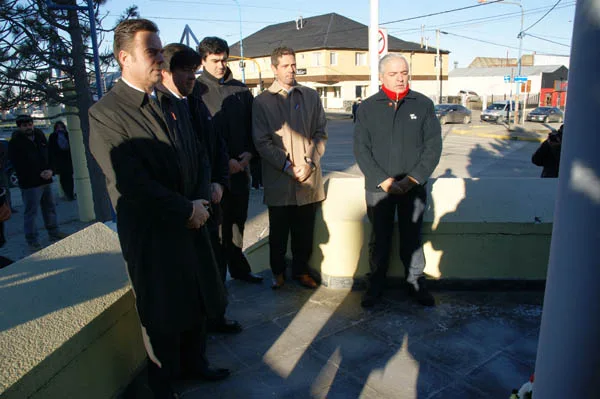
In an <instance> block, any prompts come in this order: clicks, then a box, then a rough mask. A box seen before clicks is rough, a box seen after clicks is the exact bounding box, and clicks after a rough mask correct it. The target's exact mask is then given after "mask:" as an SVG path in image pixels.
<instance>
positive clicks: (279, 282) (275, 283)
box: [271, 274, 285, 290]
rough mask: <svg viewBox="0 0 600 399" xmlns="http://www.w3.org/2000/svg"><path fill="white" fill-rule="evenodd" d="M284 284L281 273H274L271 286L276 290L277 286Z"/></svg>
mask: <svg viewBox="0 0 600 399" xmlns="http://www.w3.org/2000/svg"><path fill="white" fill-rule="evenodd" d="M284 284H285V278H284V277H283V274H276V275H275V276H273V285H271V288H272V289H274V290H276V289H278V288H281V287H283V286H284Z"/></svg>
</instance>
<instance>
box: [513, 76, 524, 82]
mask: <svg viewBox="0 0 600 399" xmlns="http://www.w3.org/2000/svg"><path fill="white" fill-rule="evenodd" d="M515 82H518V83H527V76H515Z"/></svg>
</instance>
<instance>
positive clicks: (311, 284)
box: [294, 274, 319, 289]
mask: <svg viewBox="0 0 600 399" xmlns="http://www.w3.org/2000/svg"><path fill="white" fill-rule="evenodd" d="M294 278H295V279H296V280H298V282H299V283H300V285H303V286H304V287H306V288H312V289H315V288H317V287H318V286H319V285H318V284H317V282H316V281H315V279H314V278H312V277H311V276H310V275H308V274H300V275H298V276H296V277H294Z"/></svg>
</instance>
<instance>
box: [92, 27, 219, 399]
mask: <svg viewBox="0 0 600 399" xmlns="http://www.w3.org/2000/svg"><path fill="white" fill-rule="evenodd" d="M157 32H158V28H157V27H156V25H155V24H154V23H153V22H151V21H148V20H144V19H134V20H126V21H124V22H122V23H121V24H119V26H117V28H116V29H115V33H114V44H113V47H114V54H115V58H116V59H117V61H118V62H119V66H120V67H121V70H122V78H121V80H120V81H119V82H117V84H115V86H114V87H113V88H112V89H111V90H110V91H109V92H108V93H107V94H106V95H105V96H104V97H103V98H102V99H101V100H100V101H99V102H98V103H96V104H95V105H94V106H93V107H92V108H90V111H89V115H90V149H91V152H92V154H93V155H94V157H95V158H96V160H97V161H98V163H99V165H100V167H101V168H102V171H103V172H104V174H105V176H106V183H107V186H108V191H109V194H110V197H111V201H112V204H113V206H114V208H115V210H116V213H117V224H118V234H119V240H120V243H121V248H122V252H123V257H124V258H125V261H126V263H127V270H128V273H129V277H130V279H131V283H132V286H133V291H134V293H135V297H136V307H137V311H138V314H139V317H140V321H141V324H142V332H143V336H144V343H145V344H146V349H147V351H148V356H149V358H150V361H149V362H148V374H149V384H150V387H151V389H152V391H153V392H154V395H155V397H157V398H172V397H174V393H173V386H172V384H173V382H174V380H176V379H179V378H200V379H210V380H215V379H221V378H225V377H226V376H227V375H228V374H229V372H228V370H225V369H211V368H209V367H208V364H207V361H206V358H205V357H204V345H205V318H206V317H207V316H209V317H210V316H213V317H214V316H215V315H219V314H221V313H222V309H223V308H224V307H225V302H226V299H225V293H224V287H223V284H222V282H221V278H220V275H219V271H218V269H217V266H216V264H215V259H214V255H213V253H212V249H211V246H210V240H209V236H208V231H207V229H206V226H205V224H206V222H207V220H208V218H209V217H210V215H209V211H208V210H207V206H208V204H209V201H208V200H206V199H205V198H203V196H206V195H207V193H208V188H207V185H208V180H207V176H208V174H207V173H206V170H205V169H206V167H207V164H206V158H203V155H202V151H201V149H200V147H199V146H200V143H199V142H198V140H197V136H196V135H195V134H194V133H193V129H192V127H191V120H190V118H189V114H188V113H187V109H186V107H185V104H183V103H181V101H178V100H177V99H176V98H175V97H174V96H173V95H172V94H171V93H168V92H165V91H161V90H158V89H157V88H156V85H157V84H158V83H159V82H160V80H161V69H162V62H163V56H162V45H161V42H160V39H159V37H158V33H157Z"/></svg>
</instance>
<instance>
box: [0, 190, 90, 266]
mask: <svg viewBox="0 0 600 399" xmlns="http://www.w3.org/2000/svg"><path fill="white" fill-rule="evenodd" d="M55 180H56V179H55ZM52 190H53V191H54V193H55V200H56V213H57V217H58V224H59V228H60V230H61V231H63V232H65V233H68V234H72V233H75V232H77V231H79V230H82V229H84V228H85V227H87V226H89V225H90V224H92V223H84V222H81V221H80V220H79V211H78V209H77V201H71V202H69V201H66V200H64V199H61V198H58V182H56V181H55V182H54V183H53V184H52ZM10 192H11V199H12V206H13V208H16V209H17V213H13V214H12V216H11V218H10V219H9V220H7V221H6V222H4V233H5V236H6V244H5V245H4V247H2V248H0V255H2V256H5V257H7V258H9V259H12V260H13V261H15V262H16V261H18V260H19V259H22V258H25V257H27V256H29V255H31V254H32V252H31V251H30V250H29V247H28V245H27V241H26V240H25V232H24V231H23V214H24V213H25V207H24V206H23V200H22V199H21V190H19V188H17V187H15V188H11V189H10ZM37 227H38V230H39V242H40V244H42V246H44V247H46V246H48V245H50V244H52V242H51V241H50V240H49V239H48V234H47V232H46V229H45V228H44V221H43V219H42V210H41V209H39V211H38V219H37ZM9 267H10V266H9Z"/></svg>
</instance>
